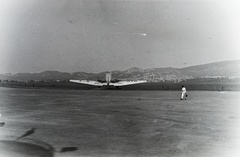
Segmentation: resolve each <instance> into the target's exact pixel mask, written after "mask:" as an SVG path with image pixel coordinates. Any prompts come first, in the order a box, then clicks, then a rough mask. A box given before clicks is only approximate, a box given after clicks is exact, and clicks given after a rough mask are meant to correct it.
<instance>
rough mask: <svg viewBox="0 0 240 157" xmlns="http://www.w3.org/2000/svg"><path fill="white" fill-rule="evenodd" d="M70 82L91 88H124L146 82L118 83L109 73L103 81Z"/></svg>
mask: <svg viewBox="0 0 240 157" xmlns="http://www.w3.org/2000/svg"><path fill="white" fill-rule="evenodd" d="M70 82H73V83H81V84H86V85H92V86H98V87H102V86H107V87H110V86H114V87H116V88H118V87H120V86H126V85H132V84H139V83H145V82H147V81H146V80H136V81H119V80H112V74H111V72H107V73H106V80H105V81H100V80H98V81H90V80H70Z"/></svg>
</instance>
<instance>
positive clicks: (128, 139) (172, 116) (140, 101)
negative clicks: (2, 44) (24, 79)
mask: <svg viewBox="0 0 240 157" xmlns="http://www.w3.org/2000/svg"><path fill="white" fill-rule="evenodd" d="M188 94H189V97H188V100H186V101H183V100H180V91H136V90H134V91H125V90H49V89H20V88H17V89H13V88H0V113H1V114H2V117H1V118H0V121H4V122H5V123H6V124H5V125H4V126H2V127H0V157H7V156H11V157H15V156H16V157H30V156H31V157H32V156H34V157H35V156H36V157H37V156H41V155H42V156H44V157H53V156H54V157H58V156H60V157H76V156H84V157H85V156H86V157H87V156H88V157H89V156H92V157H99V156H103V157H112V156H114V157H146V156H149V157H150V156H151V157H206V156H208V157H239V156H240V149H239V148H240V134H239V133H240V103H239V102H240V92H231V91H228V92H217V91H188ZM31 131H32V132H31ZM29 132H30V134H29V135H26V136H25V137H22V138H19V137H21V136H22V135H24V134H26V133H29ZM17 138H19V139H18V140H16V139H17Z"/></svg>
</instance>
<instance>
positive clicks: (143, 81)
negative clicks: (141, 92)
mask: <svg viewBox="0 0 240 157" xmlns="http://www.w3.org/2000/svg"><path fill="white" fill-rule="evenodd" d="M145 82H147V81H146V80H138V81H119V82H116V83H110V84H109V85H112V86H115V87H120V86H127V85H132V84H139V83H145Z"/></svg>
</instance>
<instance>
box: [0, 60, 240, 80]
mask: <svg viewBox="0 0 240 157" xmlns="http://www.w3.org/2000/svg"><path fill="white" fill-rule="evenodd" d="M105 73H106V72H100V73H87V72H74V73H67V72H59V71H44V72H40V73H17V74H9V73H8V74H0V79H1V80H14V81H30V80H38V81H46V80H70V79H81V80H84V79H87V80H99V79H101V80H103V79H105ZM112 77H113V79H120V80H136V79H141V80H142V79H144V80H147V81H149V82H165V81H171V82H180V81H184V80H188V79H195V78H228V79H233V78H240V60H234V61H222V62H215V63H209V64H202V65H195V66H189V67H185V68H173V67H167V68H150V69H140V68H137V67H133V68H130V69H128V70H123V71H121V70H116V71H112Z"/></svg>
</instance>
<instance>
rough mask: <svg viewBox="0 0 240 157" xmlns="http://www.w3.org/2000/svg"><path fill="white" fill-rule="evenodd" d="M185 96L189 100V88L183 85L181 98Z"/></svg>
mask: <svg viewBox="0 0 240 157" xmlns="http://www.w3.org/2000/svg"><path fill="white" fill-rule="evenodd" d="M183 98H185V100H187V89H186V88H185V87H184V86H182V94H181V100H183Z"/></svg>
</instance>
